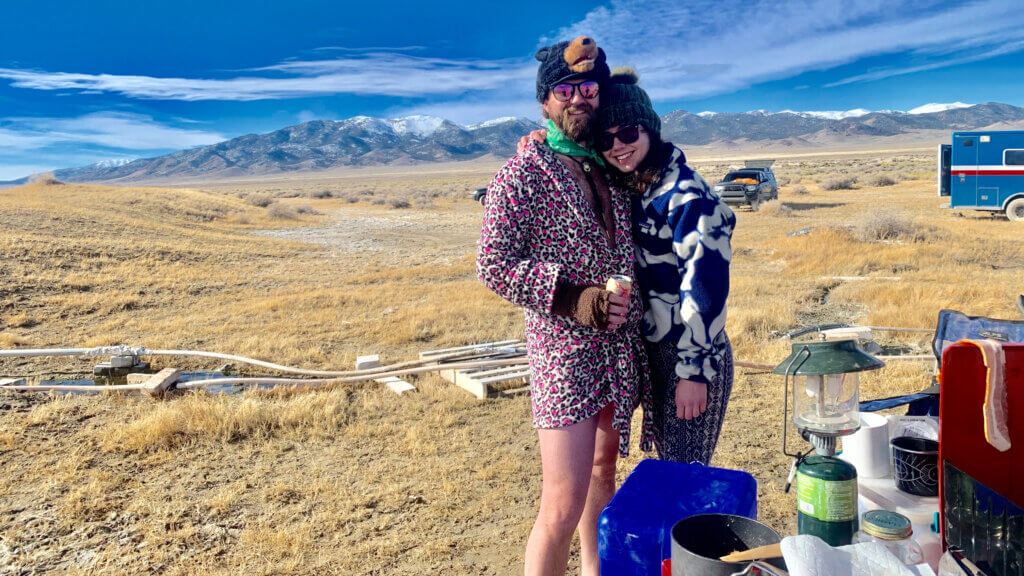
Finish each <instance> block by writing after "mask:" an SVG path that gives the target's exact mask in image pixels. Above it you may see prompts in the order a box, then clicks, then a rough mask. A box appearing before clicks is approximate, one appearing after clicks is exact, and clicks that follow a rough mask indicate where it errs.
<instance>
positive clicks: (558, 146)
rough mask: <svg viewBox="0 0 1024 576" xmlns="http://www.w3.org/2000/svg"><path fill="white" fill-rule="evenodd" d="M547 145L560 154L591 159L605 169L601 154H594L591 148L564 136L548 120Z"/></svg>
mask: <svg viewBox="0 0 1024 576" xmlns="http://www.w3.org/2000/svg"><path fill="white" fill-rule="evenodd" d="M547 145H548V148H551V149H552V150H554V151H555V152H558V153H559V154H565V155H566V156H583V157H586V158H590V159H591V160H593V161H594V162H596V163H597V165H598V166H600V167H602V168H603V167H604V158H602V157H601V155H600V154H598V153H597V152H594V150H592V149H591V148H589V147H586V148H585V147H583V146H580V145H579V144H577V143H576V142H573V141H572V140H570V139H569V137H568V136H566V135H565V134H563V133H562V131H561V130H559V129H558V128H557V127H556V126H555V123H554V122H552V121H551V120H548V136H547Z"/></svg>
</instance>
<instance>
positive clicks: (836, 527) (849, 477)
mask: <svg viewBox="0 0 1024 576" xmlns="http://www.w3.org/2000/svg"><path fill="white" fill-rule="evenodd" d="M796 499H797V531H798V532H799V533H800V534H813V535H814V536H817V537H819V538H821V539H822V540H824V541H825V542H827V543H828V544H829V545H830V546H846V545H847V544H850V543H851V542H852V541H853V534H854V533H855V532H857V516H858V514H857V469H856V468H854V467H853V465H851V464H849V463H847V462H844V461H842V460H839V459H838V458H832V457H830V456H820V455H817V454H815V455H813V456H808V457H806V458H804V459H803V461H801V462H800V465H799V466H797V469H796Z"/></svg>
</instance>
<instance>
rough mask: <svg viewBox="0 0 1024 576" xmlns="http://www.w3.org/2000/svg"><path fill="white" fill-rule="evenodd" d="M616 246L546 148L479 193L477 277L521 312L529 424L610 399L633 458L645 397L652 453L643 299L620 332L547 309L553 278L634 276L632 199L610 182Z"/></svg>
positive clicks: (591, 409) (579, 413)
mask: <svg viewBox="0 0 1024 576" xmlns="http://www.w3.org/2000/svg"><path fill="white" fill-rule="evenodd" d="M611 195H612V202H613V204H614V213H615V247H614V248H612V247H611V246H610V245H609V242H608V240H607V238H606V236H605V234H604V232H603V230H602V228H601V226H600V224H599V223H598V222H597V220H596V219H595V217H594V213H593V211H592V210H591V208H590V205H589V203H588V202H587V199H586V197H585V196H584V195H583V192H582V191H581V190H580V188H579V184H578V183H577V182H576V181H575V180H574V178H573V176H572V174H571V173H570V172H569V170H568V168H566V166H565V165H564V164H562V162H561V161H559V160H558V158H557V157H556V155H555V153H554V152H553V151H551V150H550V149H549V148H547V147H546V146H544V145H541V144H539V143H537V142H532V141H531V142H530V144H529V145H528V147H527V149H526V150H525V151H524V152H523V153H522V154H520V155H517V156H514V157H513V158H512V159H511V160H509V161H508V163H507V164H505V166H504V167H503V168H502V169H501V170H500V171H499V172H498V174H497V175H496V176H495V177H494V179H493V180H492V181H491V184H490V186H488V189H487V195H486V197H485V209H484V219H483V226H482V228H481V231H480V242H479V246H478V253H477V275H478V276H479V278H480V280H481V281H482V282H483V283H484V285H485V286H487V287H488V288H489V289H491V290H492V291H494V292H495V293H496V294H498V295H499V296H501V297H502V298H504V299H506V300H508V301H509V302H512V303H513V304H516V305H518V306H520V307H522V309H523V314H524V317H525V332H526V347H527V355H528V357H529V363H530V393H531V401H532V405H533V425H534V426H535V427H537V428H563V427H566V426H569V425H571V424H575V423H577V422H581V421H583V420H586V419H587V418H590V417H591V416H594V415H595V414H597V413H598V412H599V411H600V410H601V409H602V408H604V407H605V406H607V405H608V404H609V402H611V403H614V405H615V408H614V415H613V418H612V425H613V427H614V428H615V429H616V430H618V432H619V453H620V454H622V455H623V456H626V455H628V454H629V437H630V421H631V419H632V415H633V411H634V410H635V409H636V407H637V405H638V404H640V403H643V405H644V407H645V410H644V416H643V426H642V434H641V438H640V448H641V449H642V450H644V451H649V450H650V449H651V446H652V439H653V436H652V433H651V415H650V406H651V388H650V383H649V380H648V378H647V373H646V370H647V360H646V353H645V351H644V347H643V345H642V343H641V339H640V319H641V315H642V312H643V310H642V303H641V300H640V297H639V293H638V291H637V290H634V291H633V293H632V301H631V303H630V310H629V317H628V318H627V321H626V323H625V324H624V325H623V326H622V327H620V328H619V329H618V330H614V331H608V330H595V329H593V328H589V327H587V326H583V325H582V324H579V323H578V322H576V321H575V320H572V319H570V318H564V317H561V316H556V315H554V314H552V312H551V304H552V300H553V298H554V294H555V287H556V285H557V283H558V281H559V280H561V281H563V282H567V283H570V284H577V285H582V284H599V285H604V283H605V281H606V280H607V279H608V277H609V276H611V275H613V274H625V275H628V276H630V277H633V275H634V274H633V258H634V248H633V238H632V235H631V232H630V229H631V228H630V218H629V210H630V199H629V196H628V194H627V193H626V192H625V191H622V190H618V189H615V188H614V187H612V188H611Z"/></svg>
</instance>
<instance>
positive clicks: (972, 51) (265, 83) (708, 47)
mask: <svg viewBox="0 0 1024 576" xmlns="http://www.w3.org/2000/svg"><path fill="white" fill-rule="evenodd" d="M579 34H588V35H591V36H593V37H595V38H596V39H597V41H598V44H599V45H601V46H603V47H604V48H605V50H606V52H607V53H608V55H609V62H610V63H611V64H613V65H616V64H631V65H634V66H635V67H636V68H637V69H638V70H639V71H640V73H641V82H642V84H643V86H644V87H645V88H647V89H648V91H649V92H650V93H651V95H652V97H654V98H655V99H656V100H673V99H682V98H697V97H707V96H710V95H714V94H719V93H725V92H731V91H735V90H740V89H743V88H747V87H749V86H751V85H754V84H756V83H759V82H764V81H769V80H774V79H780V78H785V77H791V76H794V75H797V74H801V73H803V72H807V71H812V70H824V69H829V68H833V67H836V66H839V65H842V64H847V63H851V62H855V61H858V60H861V59H864V58H867V57H872V56H879V55H889V54H903V55H908V56H909V57H910V60H911V61H912V62H913V65H907V66H905V67H903V68H901V69H897V68H893V69H882V70H873V71H871V72H868V73H866V74H861V75H858V76H854V77H851V78H846V79H842V80H840V81H838V82H834V83H833V84H831V86H838V85H842V84H848V83H852V82H868V81H872V80H877V79H881V78H885V77H888V76H893V75H898V74H909V73H913V72H916V71H922V70H929V69H935V68H941V67H945V66H951V65H955V64H958V63H965V62H971V61H976V60H982V59H987V58H992V57H994V56H998V55H1001V54H1007V53H1011V52H1016V51H1020V50H1022V49H1024V10H1021V9H1020V7H1019V0H977V1H974V2H970V3H962V2H952V3H951V2H945V1H941V0H859V1H857V2H847V1H843V0H722V1H718V0H688V1H681V0H676V1H666V2H657V3H652V2H647V1H646V0H612V2H611V4H610V5H608V6H601V7H598V8H595V9H594V10H592V11H591V12H590V13H588V14H587V15H586V16H585V17H584V18H583V19H582V20H580V21H579V22H576V23H574V24H572V25H570V26H567V27H566V28H563V29H561V30H559V31H558V32H557V34H553V35H552V37H551V38H542V39H541V43H549V42H550V41H553V40H558V39H565V38H571V37H574V36H576V35H579ZM422 48H423V47H421V46H395V47H369V48H346V47H323V48H320V49H315V52H316V53H317V54H319V55H324V56H325V57H324V58H319V57H317V58H315V59H304V60H287V61H284V62H280V63H277V64H272V65H268V66H264V67H260V68H255V69H251V70H246V71H244V72H236V73H235V76H234V77H229V78H195V77H193V78H161V77H155V76H145V75H115V74H85V73H74V72H49V71H40V70H22V69H13V68H0V78H4V79H7V80H8V81H10V82H11V85H12V86H16V87H20V88H26V89H35V90H55V91H72V93H75V92H82V91H89V92H104V93H114V94H121V95H123V96H127V97H130V98H143V99H162V100H186V101H199V100H228V101H244V100H264V99H288V98H303V97H311V96H321V95H330V94H357V95H380V96H392V97H402V98H407V99H413V100H414V103H413V104H412V105H411V106H412V107H411V108H409V109H407V110H408V111H411V112H417V113H437V114H440V115H445V114H444V113H443V112H442V111H443V110H448V109H454V110H456V114H457V115H460V116H461V117H462V118H461V119H460V121H475V120H480V119H487V118H490V117H493V116H494V113H497V114H500V115H508V114H515V115H519V114H524V113H526V111H525V110H524V109H525V107H526V106H528V105H532V103H531V101H532V98H531V97H530V95H531V94H532V87H533V79H534V77H535V74H536V66H537V63H536V62H535V61H533V59H532V58H531V57H530V55H529V54H521V55H518V56H517V57H513V58H505V59H474V58H465V59H450V58H432V57H425V56H423V50H421V49H422ZM332 51H333V52H336V53H337V55H338V57H336V58H331V57H326V56H327V55H328V54H329V53H330V52H332ZM417 54H418V55H417ZM467 97H468V99H467ZM416 100H419V101H420V102H422V103H421V104H416V103H415V101H416ZM438 100H445V101H447V102H449V103H437V102H438ZM481 106H490V107H492V109H493V110H494V111H493V112H492V113H484V112H482V111H480V110H479V108H480V107H481Z"/></svg>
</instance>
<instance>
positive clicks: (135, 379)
mask: <svg viewBox="0 0 1024 576" xmlns="http://www.w3.org/2000/svg"><path fill="white" fill-rule="evenodd" d="M152 376H153V375H152V374H143V373H141V372H132V373H131V374H129V375H127V376H126V377H125V378H127V379H128V385H129V386H137V385H139V384H145V383H146V381H147V380H149V379H150V377H152Z"/></svg>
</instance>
